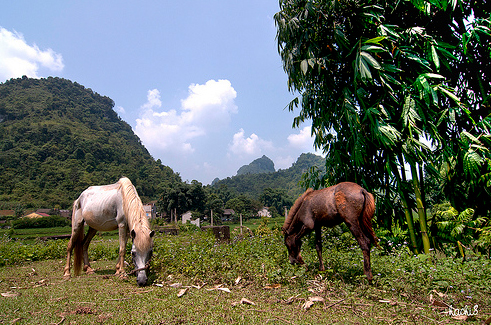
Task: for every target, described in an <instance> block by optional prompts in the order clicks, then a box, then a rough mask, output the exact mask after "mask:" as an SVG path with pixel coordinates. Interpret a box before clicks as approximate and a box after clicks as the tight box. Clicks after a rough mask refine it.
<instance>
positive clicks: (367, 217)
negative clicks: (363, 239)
mask: <svg viewBox="0 0 491 325" xmlns="http://www.w3.org/2000/svg"><path fill="white" fill-rule="evenodd" d="M362 193H363V196H364V197H365V205H364V207H363V211H362V213H361V216H360V217H361V228H362V231H363V233H364V234H365V235H366V236H367V237H368V238H369V239H370V242H371V243H372V244H374V245H375V246H377V247H379V245H378V238H377V236H376V235H375V232H374V231H373V228H372V218H373V215H374V214H375V200H374V199H373V195H372V193H369V192H367V191H366V190H365V189H362Z"/></svg>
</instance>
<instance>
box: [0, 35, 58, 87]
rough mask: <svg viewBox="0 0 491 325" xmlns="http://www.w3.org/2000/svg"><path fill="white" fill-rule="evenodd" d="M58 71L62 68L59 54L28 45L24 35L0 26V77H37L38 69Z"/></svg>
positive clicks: (5, 78)
mask: <svg viewBox="0 0 491 325" xmlns="http://www.w3.org/2000/svg"><path fill="white" fill-rule="evenodd" d="M40 68H47V69H48V70H51V71H54V72H59V71H61V70H63V68H64V65H63V58H62V56H61V54H58V53H55V52H54V51H53V50H52V49H47V50H44V51H43V50H41V49H39V47H37V45H35V44H33V45H32V46H31V45H28V44H27V43H26V41H25V39H24V36H23V35H22V34H20V33H17V32H10V31H8V30H6V29H5V28H2V27H0V79H1V80H7V79H10V78H18V77H22V76H23V75H26V76H28V77H31V78H39V69H40Z"/></svg>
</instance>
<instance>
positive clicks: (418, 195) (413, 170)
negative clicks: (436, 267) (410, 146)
mask: <svg viewBox="0 0 491 325" xmlns="http://www.w3.org/2000/svg"><path fill="white" fill-rule="evenodd" d="M411 175H412V178H413V186H414V195H415V196H416V207H417V209H418V216H419V225H420V227H421V238H422V239H423V250H424V252H425V254H429V252H430V238H429V236H428V230H427V226H426V215H425V209H424V206H423V199H422V197H421V190H420V188H419V180H418V172H417V171H416V166H415V165H414V164H411Z"/></svg>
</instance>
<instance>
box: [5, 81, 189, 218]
mask: <svg viewBox="0 0 491 325" xmlns="http://www.w3.org/2000/svg"><path fill="white" fill-rule="evenodd" d="M113 107H114V102H113V101H112V100H111V99H110V98H108V97H105V96H101V95H99V94H97V93H95V92H94V91H92V90H91V89H88V88H85V87H83V86H81V85H79V84H77V83H74V82H71V81H69V80H65V79H61V78H47V79H29V78H27V77H23V78H19V79H11V80H9V81H7V82H5V83H3V84H0V207H2V208H13V207H14V206H16V205H19V204H21V205H23V206H25V207H43V208H54V207H61V208H67V207H69V206H70V204H71V202H72V201H73V200H74V199H75V198H76V197H77V196H78V195H79V194H80V193H81V192H82V191H83V190H84V189H85V188H86V187H88V186H90V185H95V184H109V183H114V182H116V181H117V180H118V179H119V178H120V177H121V176H127V177H129V178H130V179H131V180H132V182H133V183H134V185H135V186H136V187H137V190H138V193H140V196H141V197H142V200H149V199H157V198H158V196H159V195H160V194H161V193H162V190H163V188H164V187H166V186H170V184H173V183H176V182H181V178H180V176H179V175H178V174H176V173H174V172H173V171H172V169H171V168H169V167H167V166H164V165H162V163H161V162H160V160H157V161H155V160H154V159H153V158H152V156H151V155H150V154H149V152H148V151H147V149H146V148H145V147H144V146H143V145H142V144H141V142H140V140H139V138H138V137H137V136H136V135H135V134H134V133H133V130H132V129H131V127H130V126H129V125H128V124H127V123H126V122H124V121H123V120H121V119H120V118H119V117H118V115H117V114H116V112H115V111H114V110H113Z"/></svg>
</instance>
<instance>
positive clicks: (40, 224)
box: [12, 216, 71, 229]
mask: <svg viewBox="0 0 491 325" xmlns="http://www.w3.org/2000/svg"><path fill="white" fill-rule="evenodd" d="M70 224H71V223H70V220H68V219H66V218H64V217H61V216H49V217H42V218H32V219H31V218H20V219H17V220H14V221H12V227H13V228H15V229H27V228H52V227H65V226H70Z"/></svg>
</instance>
